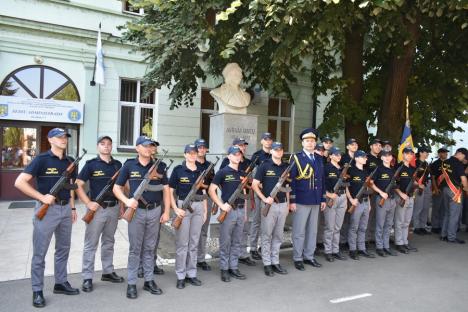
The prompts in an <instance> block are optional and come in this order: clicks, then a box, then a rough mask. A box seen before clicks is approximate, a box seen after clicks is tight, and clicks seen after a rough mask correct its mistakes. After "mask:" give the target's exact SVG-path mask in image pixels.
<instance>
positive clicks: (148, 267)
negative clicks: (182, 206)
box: [127, 206, 161, 285]
mask: <svg viewBox="0 0 468 312" xmlns="http://www.w3.org/2000/svg"><path fill="white" fill-rule="evenodd" d="M160 217H161V206H158V207H156V208H154V209H151V210H147V209H142V208H137V210H136V211H135V215H134V216H133V220H132V221H130V223H129V224H128V241H129V243H130V246H129V252H128V265H127V271H128V284H129V285H136V282H137V274H138V265H139V263H140V257H142V258H143V272H144V278H145V281H146V282H148V281H152V280H153V279H154V277H153V270H154V248H155V246H156V240H157V236H158V233H159V227H160V223H159V219H160Z"/></svg>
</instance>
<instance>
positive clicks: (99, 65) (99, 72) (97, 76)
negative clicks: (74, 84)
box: [94, 24, 104, 85]
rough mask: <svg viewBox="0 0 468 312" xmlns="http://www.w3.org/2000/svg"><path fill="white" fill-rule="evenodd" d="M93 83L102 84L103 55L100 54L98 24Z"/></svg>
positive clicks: (100, 44) (100, 45)
mask: <svg viewBox="0 0 468 312" xmlns="http://www.w3.org/2000/svg"><path fill="white" fill-rule="evenodd" d="M94 81H95V82H96V83H99V84H102V85H103V84H104V54H103V52H102V43H101V24H99V32H98V38H97V43H96V71H95V79H94Z"/></svg>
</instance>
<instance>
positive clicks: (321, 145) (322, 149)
mask: <svg viewBox="0 0 468 312" xmlns="http://www.w3.org/2000/svg"><path fill="white" fill-rule="evenodd" d="M315 150H316V151H324V150H325V147H324V146H323V143H319V144H317V145H315Z"/></svg>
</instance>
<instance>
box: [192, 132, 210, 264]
mask: <svg viewBox="0 0 468 312" xmlns="http://www.w3.org/2000/svg"><path fill="white" fill-rule="evenodd" d="M194 144H195V147H196V148H197V150H198V156H197V162H196V164H197V166H198V167H199V168H200V171H201V172H203V171H204V170H206V169H207V168H208V167H209V166H210V165H211V162H209V161H208V160H206V153H207V152H208V146H207V145H206V141H205V140H204V139H197V140H195V143H194ZM213 176H214V169H213V172H212V173H209V174H208V175H207V176H206V178H205V181H204V182H203V188H204V189H205V190H208V186H209V185H210V183H211V180H212V179H213ZM207 202H208V203H207V205H208V214H207V217H206V220H205V222H204V223H203V226H202V228H201V233H200V239H199V240H198V255H197V267H199V268H201V269H202V270H203V271H211V267H210V265H209V264H208V263H206V261H205V257H206V239H207V238H208V227H209V226H210V220H211V206H212V205H213V201H212V200H211V199H210V198H208V200H207Z"/></svg>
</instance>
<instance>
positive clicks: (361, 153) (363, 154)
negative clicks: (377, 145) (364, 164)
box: [354, 150, 367, 158]
mask: <svg viewBox="0 0 468 312" xmlns="http://www.w3.org/2000/svg"><path fill="white" fill-rule="evenodd" d="M357 157H367V154H366V152H364V151H362V150H358V151H356V153H354V158H357Z"/></svg>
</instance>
